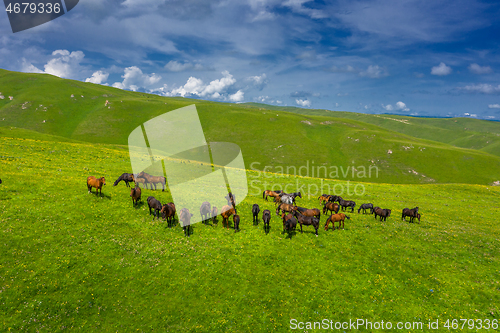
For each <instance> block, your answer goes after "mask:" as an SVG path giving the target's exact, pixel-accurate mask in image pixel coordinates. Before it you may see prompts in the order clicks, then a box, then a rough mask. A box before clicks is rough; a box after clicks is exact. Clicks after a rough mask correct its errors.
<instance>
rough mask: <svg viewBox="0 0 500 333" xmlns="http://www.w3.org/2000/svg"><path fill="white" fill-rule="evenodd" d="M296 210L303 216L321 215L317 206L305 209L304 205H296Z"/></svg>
mask: <svg viewBox="0 0 500 333" xmlns="http://www.w3.org/2000/svg"><path fill="white" fill-rule="evenodd" d="M296 210H297V211H298V212H299V213H300V214H302V215H304V216H314V217H317V218H318V219H319V218H320V217H321V212H320V211H319V209H318V208H312V209H307V208H304V207H297V209H296Z"/></svg>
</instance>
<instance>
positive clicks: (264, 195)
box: [262, 190, 283, 201]
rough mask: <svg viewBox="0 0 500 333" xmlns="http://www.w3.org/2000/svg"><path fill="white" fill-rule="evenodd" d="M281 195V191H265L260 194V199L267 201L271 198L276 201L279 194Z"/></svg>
mask: <svg viewBox="0 0 500 333" xmlns="http://www.w3.org/2000/svg"><path fill="white" fill-rule="evenodd" d="M281 193H283V191H269V190H265V191H264V192H262V199H266V201H268V200H267V197H273V198H275V199H276V197H278V198H279V196H280V194H281Z"/></svg>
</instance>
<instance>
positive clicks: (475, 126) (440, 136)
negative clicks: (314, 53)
mask: <svg viewBox="0 0 500 333" xmlns="http://www.w3.org/2000/svg"><path fill="white" fill-rule="evenodd" d="M245 105H247V106H248V107H251V108H258V109H260V108H266V107H268V108H272V109H273V110H282V111H287V112H293V113H297V114H303V115H317V116H330V117H334V118H347V119H353V120H357V121H361V122H365V123H369V124H374V125H377V126H379V127H381V128H385V129H388V130H391V131H395V132H399V133H402V134H407V135H410V136H412V137H415V138H420V139H426V140H432V141H437V142H442V143H447V144H450V145H453V146H456V147H461V148H470V149H477V150H482V151H485V152H488V153H490V154H494V155H497V156H500V122H498V121H486V120H479V119H473V118H421V117H408V116H400V115H387V114H381V115H374V114H364V113H355V112H345V111H327V110H316V109H302V108H296V107H278V106H269V105H265V104H258V103H246V104H245Z"/></svg>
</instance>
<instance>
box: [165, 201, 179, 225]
mask: <svg viewBox="0 0 500 333" xmlns="http://www.w3.org/2000/svg"><path fill="white" fill-rule="evenodd" d="M167 205H169V206H170V207H172V209H173V212H174V213H173V216H172V221H175V212H177V210H176V209H175V204H174V203H173V202H169V203H168V204H167Z"/></svg>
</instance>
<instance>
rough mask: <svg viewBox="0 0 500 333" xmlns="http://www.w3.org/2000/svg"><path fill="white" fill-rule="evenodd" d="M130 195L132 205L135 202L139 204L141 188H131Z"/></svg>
mask: <svg viewBox="0 0 500 333" xmlns="http://www.w3.org/2000/svg"><path fill="white" fill-rule="evenodd" d="M130 196H131V197H132V206H134V207H135V205H136V204H139V200H141V189H140V188H139V187H138V186H136V187H134V188H133V189H132V190H130Z"/></svg>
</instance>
